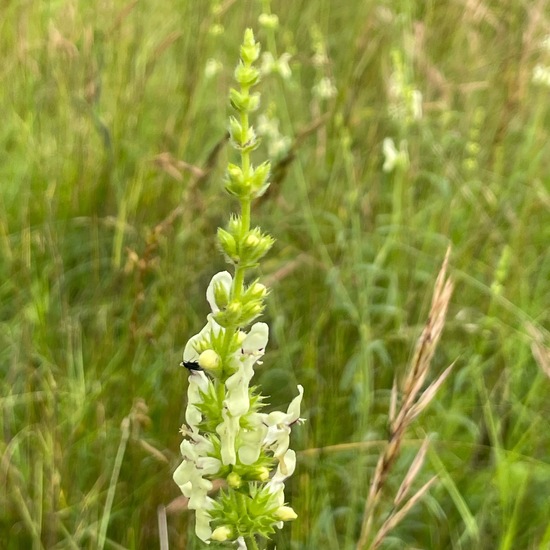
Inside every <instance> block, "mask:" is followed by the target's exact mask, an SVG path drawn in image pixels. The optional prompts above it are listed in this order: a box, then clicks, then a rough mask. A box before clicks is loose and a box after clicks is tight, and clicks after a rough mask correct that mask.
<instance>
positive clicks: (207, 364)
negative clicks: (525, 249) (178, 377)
mask: <svg viewBox="0 0 550 550" xmlns="http://www.w3.org/2000/svg"><path fill="white" fill-rule="evenodd" d="M220 366H221V359H220V356H219V355H218V354H217V353H216V352H215V351H214V350H213V349H207V350H205V351H203V352H202V353H201V354H200V355H199V367H201V368H203V369H204V370H205V371H209V372H214V371H217V370H219V368H220Z"/></svg>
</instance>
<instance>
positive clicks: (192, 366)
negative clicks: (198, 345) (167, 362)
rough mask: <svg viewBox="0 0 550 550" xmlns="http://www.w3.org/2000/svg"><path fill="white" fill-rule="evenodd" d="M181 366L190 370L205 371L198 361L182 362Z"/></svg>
mask: <svg viewBox="0 0 550 550" xmlns="http://www.w3.org/2000/svg"><path fill="white" fill-rule="evenodd" d="M180 366H182V367H185V368H186V369H189V370H203V369H202V368H201V367H199V364H198V363H197V362H196V361H182V362H181V363H180Z"/></svg>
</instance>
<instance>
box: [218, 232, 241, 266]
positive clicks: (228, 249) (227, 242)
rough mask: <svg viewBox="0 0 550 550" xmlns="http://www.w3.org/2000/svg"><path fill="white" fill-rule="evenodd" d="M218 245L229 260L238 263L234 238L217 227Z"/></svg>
mask: <svg viewBox="0 0 550 550" xmlns="http://www.w3.org/2000/svg"><path fill="white" fill-rule="evenodd" d="M218 244H219V245H220V248H221V249H222V251H223V253H224V254H225V255H226V256H227V258H228V259H229V260H231V261H232V262H235V263H238V261H239V255H238V254H237V243H236V241H235V238H234V237H233V235H231V233H229V232H227V231H226V230H225V229H222V228H221V227H218Z"/></svg>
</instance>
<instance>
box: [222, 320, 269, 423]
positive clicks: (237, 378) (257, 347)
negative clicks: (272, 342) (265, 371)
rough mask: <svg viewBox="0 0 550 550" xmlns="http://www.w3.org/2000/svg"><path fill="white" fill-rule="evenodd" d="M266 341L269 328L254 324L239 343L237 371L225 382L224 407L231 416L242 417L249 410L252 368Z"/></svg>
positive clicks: (261, 324) (261, 353) (263, 350)
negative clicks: (239, 354) (239, 352)
mask: <svg viewBox="0 0 550 550" xmlns="http://www.w3.org/2000/svg"><path fill="white" fill-rule="evenodd" d="M268 339H269V327H268V326H267V325H266V324H265V323H254V324H253V325H252V327H251V329H250V332H249V333H248V334H247V335H246V336H245V337H244V339H243V341H242V343H241V353H242V355H241V357H240V358H239V359H240V360H239V361H237V365H238V367H237V371H236V372H235V374H232V375H231V376H230V377H229V378H228V379H227V380H226V381H225V387H226V388H227V397H226V400H225V401H224V405H225V406H226V407H227V409H228V411H229V412H230V413H231V414H232V415H233V416H242V415H243V414H246V413H247V412H248V409H249V408H250V396H249V391H248V385H249V383H250V380H251V379H252V377H253V376H254V369H253V366H254V364H255V363H256V362H257V361H258V360H259V359H260V358H261V357H262V355H263V354H264V352H265V347H266V345H267V341H268Z"/></svg>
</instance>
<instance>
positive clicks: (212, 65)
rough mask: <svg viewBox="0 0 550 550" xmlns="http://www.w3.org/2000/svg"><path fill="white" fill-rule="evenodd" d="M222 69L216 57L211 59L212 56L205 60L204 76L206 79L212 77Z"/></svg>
mask: <svg viewBox="0 0 550 550" xmlns="http://www.w3.org/2000/svg"><path fill="white" fill-rule="evenodd" d="M222 69H223V65H222V63H221V61H218V60H217V59H213V58H212V57H211V58H210V59H208V60H207V61H206V65H205V67H204V76H205V77H206V78H207V79H210V78H213V77H214V76H216V75H217V74H218V73H219V72H220V71H221V70H222Z"/></svg>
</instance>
